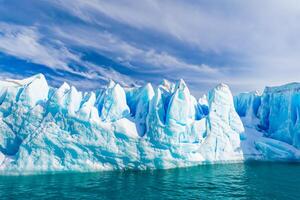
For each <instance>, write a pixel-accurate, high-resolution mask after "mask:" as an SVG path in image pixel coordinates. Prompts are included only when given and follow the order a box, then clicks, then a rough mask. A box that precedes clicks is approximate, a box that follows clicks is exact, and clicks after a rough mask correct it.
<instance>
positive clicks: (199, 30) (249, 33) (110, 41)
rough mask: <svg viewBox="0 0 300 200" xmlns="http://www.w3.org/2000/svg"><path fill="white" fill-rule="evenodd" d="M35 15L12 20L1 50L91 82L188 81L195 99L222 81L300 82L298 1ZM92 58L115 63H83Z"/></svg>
mask: <svg viewBox="0 0 300 200" xmlns="http://www.w3.org/2000/svg"><path fill="white" fill-rule="evenodd" d="M12 2H13V3H11V4H18V2H17V1H14V0H12ZM18 5H19V4H18ZM1 6H2V7H3V11H5V10H7V9H6V7H5V5H4V4H2V5H0V8H1ZM30 10H32V11H36V12H31V13H32V15H30V16H27V15H24V13H23V15H19V14H15V15H14V14H10V15H9V17H8V18H9V19H11V18H15V19H14V21H19V22H20V21H22V23H23V25H18V26H17V25H13V24H9V25H8V24H7V26H12V27H13V26H16V27H14V28H11V30H10V28H7V29H5V28H3V27H4V26H3V24H2V27H1V26H0V28H1V32H2V33H1V34H0V38H1V39H2V40H1V41H3V42H4V43H3V44H2V42H1V44H2V45H1V44H0V50H1V51H2V52H6V53H7V54H10V55H14V56H17V57H20V58H23V59H26V60H29V61H30V62H34V63H40V64H43V65H46V66H51V68H53V69H55V70H57V71H59V70H60V69H63V70H64V71H66V72H69V73H72V74H74V75H77V76H80V77H85V78H86V79H89V80H107V79H109V78H113V79H114V78H116V79H120V80H125V81H123V82H126V83H127V82H131V83H135V82H136V80H141V81H150V82H155V83H157V82H158V80H161V79H162V78H168V79H171V80H175V79H179V78H184V79H185V80H186V81H187V82H188V83H189V84H190V85H191V87H192V88H194V89H193V90H194V91H197V92H198V91H207V89H208V88H210V87H213V86H214V85H215V84H217V83H218V82H225V83H228V84H229V85H231V86H232V88H233V90H234V91H235V92H237V91H243V90H253V89H260V88H263V87H264V86H265V85H277V84H283V83H286V82H290V81H297V80H299V78H298V73H299V70H298V69H299V68H298V64H299V63H300V57H299V53H300V42H299V41H298V35H299V34H300V27H299V26H298V21H299V19H300V6H299V3H298V1H296V0H289V1H279V0H273V1H271V0H266V1H264V2H261V1H258V0H253V1H247V2H245V1H236V0H229V1H226V2H219V1H214V0H213V1H209V2H206V1H182V0H176V1H171V0H165V1H158V0H144V1H133V0H124V1H115V0H111V1H102V0H101V1H100V0H90V1H85V0H55V1H42V2H40V3H38V6H37V4H36V3H34V1H33V3H32V4H31V9H30ZM20 12H22V11H20ZM53 13H55V16H60V17H59V18H57V17H53ZM4 15H5V14H2V16H0V20H2V19H3V16H4ZM13 15H14V16H13ZM19 16H23V18H22V19H19ZM24 16H25V17H24ZM61 16H62V17H61ZM24 20H27V21H26V22H24ZM23 46H28V47H30V48H28V51H25V50H24V48H22V47H23ZM87 52H94V53H96V55H100V56H104V57H106V58H108V59H111V60H112V61H113V62H114V63H113V64H109V65H111V66H102V64H101V62H94V61H92V60H86V59H85V57H84V55H85V54H86V53H87ZM70 63H71V64H72V63H73V64H74V63H76V66H77V67H75V68H74V66H72V67H70Z"/></svg>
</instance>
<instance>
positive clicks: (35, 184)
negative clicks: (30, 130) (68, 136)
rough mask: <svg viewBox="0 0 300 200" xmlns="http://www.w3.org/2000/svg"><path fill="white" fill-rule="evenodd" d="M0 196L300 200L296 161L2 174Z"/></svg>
mask: <svg viewBox="0 0 300 200" xmlns="http://www.w3.org/2000/svg"><path fill="white" fill-rule="evenodd" d="M0 199H126V200H127V199H130V200H135V199H139V200H141V199H285V200H288V199H300V164H295V163H268V162H251V163H244V164H242V163H241V164H222V165H221V164H218V165H203V166H198V167H192V168H183V169H172V170H154V171H122V172H121V171H114V172H98V173H59V174H44V175H27V176H3V175H2V176H0Z"/></svg>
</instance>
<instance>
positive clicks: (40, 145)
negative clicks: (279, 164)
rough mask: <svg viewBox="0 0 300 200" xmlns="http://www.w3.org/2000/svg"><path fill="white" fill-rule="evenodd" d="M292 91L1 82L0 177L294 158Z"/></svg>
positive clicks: (296, 137)
mask: <svg viewBox="0 0 300 200" xmlns="http://www.w3.org/2000/svg"><path fill="white" fill-rule="evenodd" d="M299 109H300V84H289V85H285V86H281V87H273V88H268V87H267V88H266V89H265V91H264V92H263V94H262V95H259V94H258V93H255V92H254V93H242V94H240V95H238V96H236V97H233V96H232V94H231V92H230V89H229V87H228V86H227V85H224V84H220V85H218V86H216V87H215V88H214V89H212V90H211V91H210V92H209V93H208V94H207V95H204V96H203V97H201V98H200V99H198V100H197V99H196V98H195V97H194V96H192V95H191V94H190V91H189V89H188V87H187V85H186V84H185V82H184V81H183V80H180V81H178V83H177V84H173V83H170V82H168V81H166V80H165V81H163V82H162V83H161V84H160V85H159V86H158V87H153V86H152V85H151V84H147V85H145V86H143V87H137V88H123V87H122V86H120V85H119V84H118V83H115V82H113V81H111V82H110V83H109V84H108V85H107V87H106V88H105V89H101V90H98V91H95V92H80V91H78V90H77V89H76V88H75V87H73V86H70V85H68V84H67V83H64V84H63V85H62V86H60V87H59V88H53V87H50V86H49V85H48V84H47V81H46V79H45V77H44V76H43V75H42V74H38V75H35V76H33V77H30V78H27V79H24V80H5V81H0V172H1V173H12V174H19V173H36V172H49V171H70V170H71V171H72V170H74V171H97V170H114V169H156V168H174V167H184V166H192V165H199V164H206V163H215V162H236V161H244V160H250V159H255V160H289V161H290V160H294V161H297V160H300V153H299V152H300V150H299V148H300V120H299V117H300V116H299Z"/></svg>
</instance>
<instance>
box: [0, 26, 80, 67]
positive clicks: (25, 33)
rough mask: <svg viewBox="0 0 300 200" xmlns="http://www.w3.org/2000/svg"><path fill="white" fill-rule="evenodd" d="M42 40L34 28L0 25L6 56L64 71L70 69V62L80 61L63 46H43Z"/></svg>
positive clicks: (1, 39)
mask: <svg viewBox="0 0 300 200" xmlns="http://www.w3.org/2000/svg"><path fill="white" fill-rule="evenodd" d="M42 39H43V36H42V35H41V34H40V33H39V32H38V31H37V29H36V28H34V27H27V26H20V25H12V24H7V23H0V50H1V51H2V52H5V53H6V54H9V55H12V56H16V57H18V58H22V59H24V60H28V61H30V62H33V63H36V64H42V65H46V66H49V67H51V68H53V69H62V70H67V69H68V68H69V67H68V65H67V63H68V62H69V61H78V60H79V57H78V56H77V55H75V54H73V53H71V52H70V51H69V50H68V49H67V48H66V47H64V46H63V45H59V46H56V47H54V46H51V45H49V44H45V43H44V44H43V43H42Z"/></svg>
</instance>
